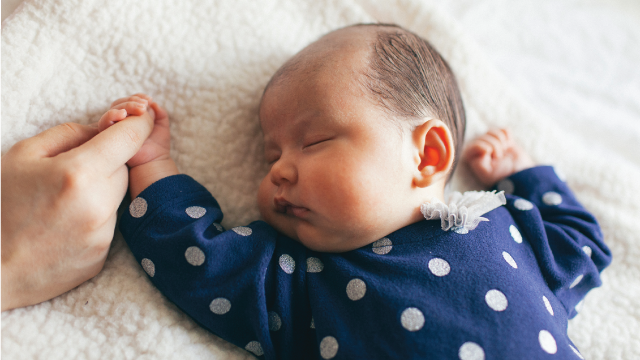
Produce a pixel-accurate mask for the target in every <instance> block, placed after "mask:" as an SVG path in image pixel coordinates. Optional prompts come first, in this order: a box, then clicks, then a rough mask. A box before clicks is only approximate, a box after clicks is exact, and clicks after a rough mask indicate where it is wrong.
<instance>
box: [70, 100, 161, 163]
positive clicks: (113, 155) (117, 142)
mask: <svg viewBox="0 0 640 360" xmlns="http://www.w3.org/2000/svg"><path fill="white" fill-rule="evenodd" d="M152 130H153V118H152V117H151V115H150V114H149V113H148V112H145V113H144V114H143V115H142V116H129V117H127V119H126V120H124V121H120V122H117V123H115V124H114V125H113V126H111V127H109V128H108V129H106V130H104V131H103V132H101V133H99V134H98V135H96V136H95V137H93V138H92V139H91V140H90V141H87V142H86V143H85V144H84V145H82V146H80V147H78V148H75V149H73V150H72V151H69V152H68V154H69V156H75V157H79V160H81V161H82V162H86V163H88V164H91V165H93V166H95V167H96V170H97V171H98V172H100V173H102V174H104V175H107V176H110V175H111V174H113V173H114V172H115V171H116V170H118V169H119V168H120V167H121V166H123V165H124V164H125V163H126V162H127V161H129V159H131V158H132V157H133V156H134V155H135V154H136V153H137V152H138V150H140V147H142V144H143V143H144V141H145V140H146V139H147V138H148V137H149V134H151V131H152Z"/></svg>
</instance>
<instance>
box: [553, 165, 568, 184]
mask: <svg viewBox="0 0 640 360" xmlns="http://www.w3.org/2000/svg"><path fill="white" fill-rule="evenodd" d="M553 171H554V172H555V173H556V176H557V177H558V179H560V180H562V181H567V177H566V176H565V175H564V172H562V170H560V169H558V168H557V167H555V166H554V167H553Z"/></svg>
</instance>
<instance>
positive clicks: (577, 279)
mask: <svg viewBox="0 0 640 360" xmlns="http://www.w3.org/2000/svg"><path fill="white" fill-rule="evenodd" d="M583 277H584V275H582V274H580V275H578V277H577V278H576V279H575V280H573V282H572V283H571V285H569V289H573V288H574V287H576V285H578V283H579V282H580V281H582V278H583Z"/></svg>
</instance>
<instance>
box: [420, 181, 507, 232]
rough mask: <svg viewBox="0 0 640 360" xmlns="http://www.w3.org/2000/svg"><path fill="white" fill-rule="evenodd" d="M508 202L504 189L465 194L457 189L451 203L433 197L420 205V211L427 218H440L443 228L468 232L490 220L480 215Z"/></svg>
mask: <svg viewBox="0 0 640 360" xmlns="http://www.w3.org/2000/svg"><path fill="white" fill-rule="evenodd" d="M506 203H507V200H506V199H505V197H504V191H500V192H499V193H496V192H495V191H491V192H489V191H467V192H465V193H464V194H461V193H459V192H457V191H455V192H453V193H452V194H451V195H450V196H449V205H446V204H444V203H443V202H441V201H440V200H438V199H436V198H433V199H432V200H431V202H428V203H424V204H422V205H420V211H421V212H422V215H424V217H425V219H427V220H433V219H440V222H441V224H442V230H444V231H448V230H449V229H452V230H453V231H455V232H457V233H458V234H466V233H468V232H469V231H470V230H473V229H475V228H476V227H477V226H478V224H480V222H481V221H489V219H487V218H483V217H482V216H480V215H484V214H486V213H488V212H489V211H491V210H493V209H495V208H497V207H499V206H501V205H504V204H506Z"/></svg>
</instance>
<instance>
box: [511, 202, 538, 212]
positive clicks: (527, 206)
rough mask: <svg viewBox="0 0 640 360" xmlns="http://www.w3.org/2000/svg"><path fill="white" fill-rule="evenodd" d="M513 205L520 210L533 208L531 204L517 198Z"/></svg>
mask: <svg viewBox="0 0 640 360" xmlns="http://www.w3.org/2000/svg"><path fill="white" fill-rule="evenodd" d="M513 206H515V208H516V209H518V210H521V211H527V210H531V209H533V204H532V203H530V202H529V201H528V200H525V199H517V200H516V201H514V202H513Z"/></svg>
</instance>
